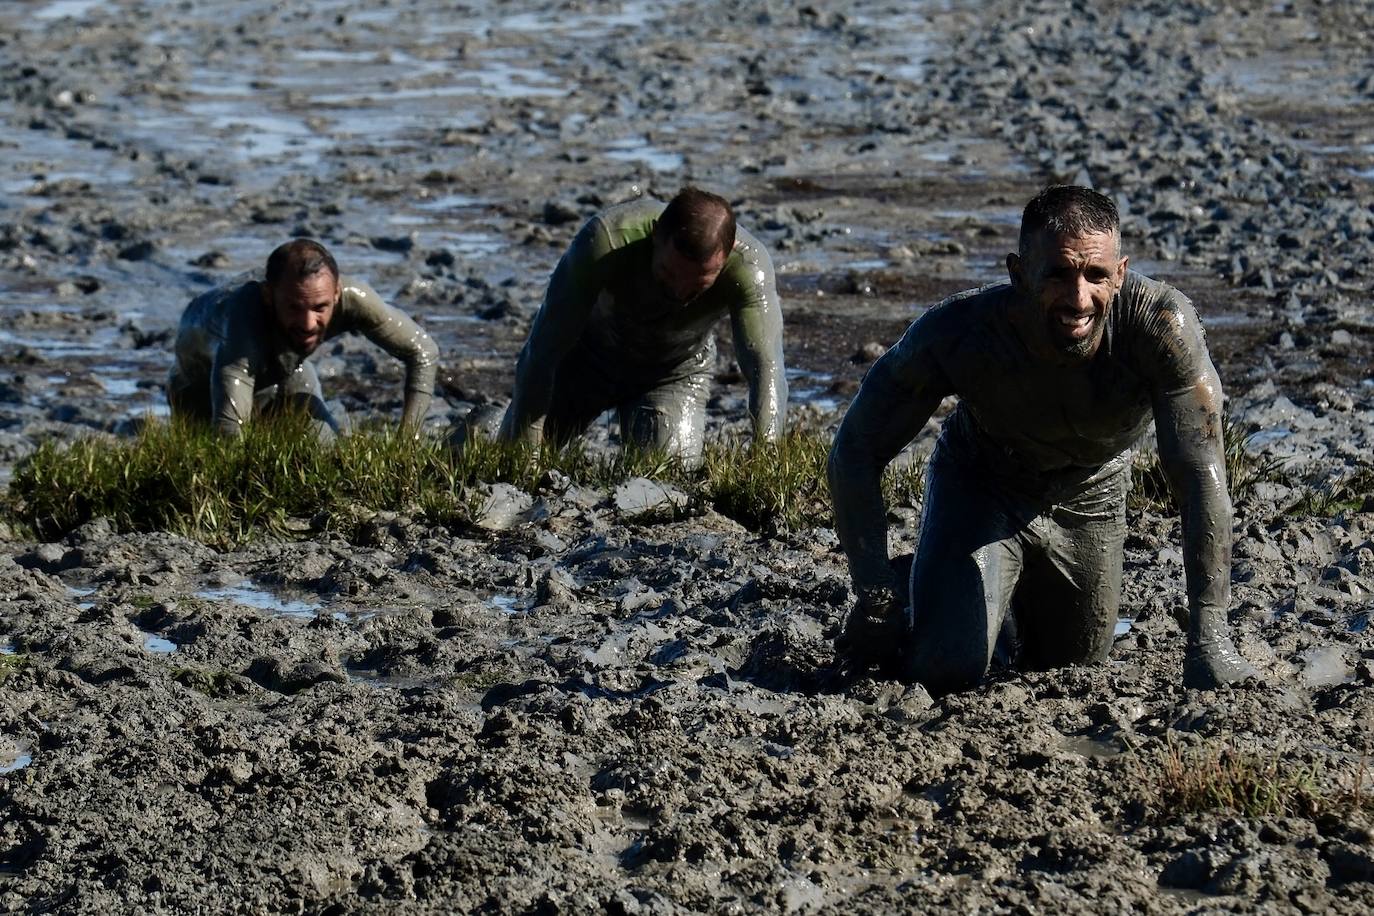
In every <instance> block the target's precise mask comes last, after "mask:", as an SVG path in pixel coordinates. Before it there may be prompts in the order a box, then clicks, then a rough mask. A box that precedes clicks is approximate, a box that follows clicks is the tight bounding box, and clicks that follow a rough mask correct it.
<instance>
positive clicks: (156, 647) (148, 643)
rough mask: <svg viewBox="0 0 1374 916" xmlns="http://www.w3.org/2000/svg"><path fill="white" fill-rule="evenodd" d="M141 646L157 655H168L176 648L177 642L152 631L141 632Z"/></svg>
mask: <svg viewBox="0 0 1374 916" xmlns="http://www.w3.org/2000/svg"><path fill="white" fill-rule="evenodd" d="M143 636H144V639H143V648H144V649H145V650H146V651H148V652H152V653H154V654H157V655H170V654H171V653H173V652H175V651H176V650H177V644H176V643H174V642H172V641H171V640H170V639H164V638H163V637H161V636H158V635H156V634H154V633H144V634H143Z"/></svg>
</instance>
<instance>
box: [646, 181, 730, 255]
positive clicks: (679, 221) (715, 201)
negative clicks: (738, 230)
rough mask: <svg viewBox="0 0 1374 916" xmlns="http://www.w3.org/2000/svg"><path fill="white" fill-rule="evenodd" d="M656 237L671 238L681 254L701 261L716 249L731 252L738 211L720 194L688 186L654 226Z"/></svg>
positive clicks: (669, 204)
mask: <svg viewBox="0 0 1374 916" xmlns="http://www.w3.org/2000/svg"><path fill="white" fill-rule="evenodd" d="M654 236H655V237H657V238H667V239H672V242H673V247H674V248H676V249H677V250H678V253H679V254H681V255H682V256H683V257H685V258H688V259H689V260H691V261H694V262H696V263H697V264H701V263H704V262H705V261H709V260H710V259H711V256H712V255H714V254H715V253H716V252H718V251H723V252H725V253H726V254H727V255H728V254H729V253H730V250H731V249H733V248H734V247H735V211H734V210H731V209H730V202H729V201H728V200H726V199H725V198H724V197H721V196H720V195H718V194H712V193H711V192H710V191H703V190H701V189H700V188H693V187H686V188H683V189H682V190H681V191H678V192H677V196H676V197H674V198H673V199H672V200H670V201H668V206H667V207H666V208H664V210H663V213H662V214H661V215H660V216H659V218H658V223H657V224H656V225H655V226H654Z"/></svg>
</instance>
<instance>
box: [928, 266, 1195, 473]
mask: <svg viewBox="0 0 1374 916" xmlns="http://www.w3.org/2000/svg"><path fill="white" fill-rule="evenodd" d="M1015 306H1016V302H1015V294H1014V292H1013V290H1012V287H1011V286H1010V285H1008V284H1001V285H998V286H993V287H988V288H985V289H982V290H977V291H974V292H970V293H964V294H960V295H959V296H955V297H952V298H951V299H949V300H946V301H945V302H943V303H941V304H940V305H938V306H936V307H935V308H934V309H932V310H931V312H930V313H929V314H928V315H927V316H923V317H922V319H921V320H920V321H919V322H918V325H925V326H926V328H925V333H923V334H921V335H919V336H920V337H921V338H922V340H923V345H921V346H919V347H918V348H917V349H919V350H920V351H921V352H920V356H919V358H921V359H927V360H930V361H931V363H932V364H933V367H934V368H935V371H936V372H937V373H938V382H937V384H938V385H939V387H941V388H943V389H944V393H945V394H954V395H957V396H958V398H959V404H958V406H957V407H956V409H955V412H954V414H953V415H952V416H951V417H950V419H949V420H948V421H947V422H946V424H945V427H944V430H943V431H942V434H941V442H942V446H943V447H946V448H948V449H950V450H951V452H952V453H953V454H956V455H959V456H960V457H963V458H966V459H969V460H977V461H979V462H980V463H982V464H984V465H985V466H989V467H992V468H996V469H998V470H1015V471H1017V472H1025V473H1030V474H1044V473H1052V472H1057V471H1071V470H1074V469H1091V468H1096V467H1099V466H1101V465H1103V464H1105V463H1107V462H1109V461H1111V460H1112V459H1113V458H1114V457H1116V456H1119V455H1120V454H1121V453H1122V452H1124V451H1126V450H1127V449H1129V448H1131V447H1132V446H1133V445H1134V444H1135V443H1136V442H1137V441H1138V440H1139V438H1140V437H1141V435H1142V434H1143V433H1144V432H1145V431H1146V430H1147V429H1148V428H1149V425H1150V422H1151V420H1152V416H1153V414H1152V404H1153V393H1154V392H1156V391H1165V390H1174V389H1177V388H1180V387H1184V386H1186V385H1187V384H1190V383H1191V380H1195V379H1196V378H1197V376H1198V372H1199V370H1200V367H1201V364H1202V361H1203V360H1206V359H1207V353H1206V348H1205V346H1204V345H1203V344H1202V339H1201V332H1200V326H1199V325H1198V324H1197V319H1196V315H1195V313H1194V312H1193V308H1192V304H1191V303H1189V302H1188V300H1187V299H1186V298H1185V297H1183V296H1182V295H1181V294H1180V293H1178V292H1177V291H1176V290H1174V289H1172V288H1171V287H1168V286H1166V285H1164V284H1162V283H1156V282H1155V281H1152V280H1149V279H1147V278H1145V277H1143V276H1141V275H1139V274H1136V273H1133V272H1128V273H1127V278H1126V281H1125V283H1124V284H1123V285H1122V289H1121V291H1120V292H1119V294H1118V295H1117V298H1116V300H1115V301H1114V302H1113V303H1112V305H1111V307H1110V308H1109V310H1108V313H1107V316H1106V322H1107V324H1106V328H1105V331H1104V335H1103V340H1102V344H1101V346H1100V347H1099V349H1098V351H1097V353H1096V354H1094V356H1093V357H1092V358H1091V359H1089V360H1087V361H1086V362H1084V363H1080V364H1075V365H1068V366H1053V365H1046V364H1045V363H1044V362H1043V361H1042V360H1040V359H1037V357H1036V356H1035V355H1033V354H1032V353H1031V351H1030V350H1029V349H1028V348H1027V346H1026V344H1025V343H1024V342H1023V340H1022V339H1021V337H1020V336H1019V335H1018V333H1017V331H1016V330H1015V328H1014V326H1013V323H1012V321H1011V320H1010V316H1009V315H1008V311H1009V310H1010V309H1011V308H1013V307H1015ZM915 327H916V326H913V330H914V329H915ZM1193 328H1196V329H1197V333H1196V335H1194V334H1192V333H1191V329H1193ZM904 343H905V339H904Z"/></svg>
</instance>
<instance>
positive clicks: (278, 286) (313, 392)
mask: <svg viewBox="0 0 1374 916" xmlns="http://www.w3.org/2000/svg"><path fill="white" fill-rule="evenodd" d="M349 331H354V332H357V333H360V334H362V335H363V336H365V337H367V339H368V340H371V341H372V342H373V343H375V344H377V346H379V347H381V348H382V349H383V350H385V351H386V352H388V353H390V354H391V355H392V356H394V357H396V358H397V359H399V360H401V361H402V362H404V363H405V366H406V380H405V404H404V407H403V408H402V417H401V422H402V424H403V425H404V426H405V427H406V428H407V429H409V430H411V431H415V432H418V430H419V428H420V424H421V423H422V422H423V421H424V418H425V412H426V411H427V410H429V402H430V399H431V397H433V392H434V376H435V370H436V364H437V362H438V357H439V350H438V347H436V346H435V344H434V341H433V340H432V339H431V338H430V336H429V335H428V334H426V333H425V332H424V331H423V330H422V329H421V328H420V326H419V325H417V324H416V323H415V322H414V321H412V320H411V319H410V318H409V317H407V316H406V315H405V314H403V313H402V312H400V311H399V310H397V309H395V308H393V307H391V306H389V305H387V304H386V303H385V302H383V301H382V299H381V297H380V296H378V295H377V293H376V291H375V290H373V289H372V287H370V286H368V285H367V284H366V283H363V282H360V281H358V280H354V279H350V278H348V277H340V276H339V267H338V265H337V264H336V263H335V261H334V258H333V256H331V255H330V253H329V252H328V251H327V250H326V249H325V247H324V246H323V245H321V244H319V243H318V242H315V241H312V240H310V239H295V240H294V241H291V242H287V243H286V244H284V245H281V246H279V247H277V248H276V250H274V251H273V252H272V254H271V255H270V256H269V257H268V258H267V269H266V272H265V275H259V276H258V277H257V278H254V277H253V276H252V275H251V274H250V275H247V276H244V277H240V278H238V279H237V280H235V281H234V282H232V283H230V284H228V285H226V286H222V287H219V288H218V289H213V290H211V291H210V292H207V293H204V294H202V295H200V296H197V297H196V298H195V299H193V300H191V304H190V305H188V306H187V307H186V311H185V312H184V313H183V314H182V316H181V326H180V327H179V329H178V330H177V339H176V362H175V363H174V364H173V365H172V370H171V373H170V374H169V375H168V378H167V401H168V403H169V404H170V405H171V408H172V415H173V416H174V417H177V416H183V417H191V418H196V419H201V420H205V421H209V422H213V423H214V424H215V425H216V426H217V427H218V428H219V430H220V431H221V432H223V433H225V434H226V435H238V434H239V433H240V432H241V431H242V429H243V425H244V423H246V422H248V420H249V418H250V417H251V416H252V415H253V413H254V412H261V411H264V410H273V409H278V408H282V407H286V406H293V407H296V408H299V409H302V410H305V411H306V412H307V413H308V414H309V415H310V417H311V418H312V420H313V423H314V426H315V430H316V433H317V435H318V436H319V437H320V439H321V440H322V441H326V442H327V441H330V440H332V439H333V438H334V437H335V436H336V435H337V433H338V432H339V425H338V423H337V422H336V420H335V418H334V417H333V416H332V415H331V414H330V412H329V410H328V409H327V408H326V407H325V404H324V398H323V395H322V394H321V391H320V380H319V377H318V376H317V375H316V374H315V368H314V367H313V366H312V365H311V364H310V363H308V362H307V361H306V359H307V357H309V356H310V354H311V353H314V352H315V350H316V348H318V347H319V345H320V344H321V343H323V342H324V341H325V340H328V339H329V338H331V337H334V336H336V335H338V334H343V333H346V332H349Z"/></svg>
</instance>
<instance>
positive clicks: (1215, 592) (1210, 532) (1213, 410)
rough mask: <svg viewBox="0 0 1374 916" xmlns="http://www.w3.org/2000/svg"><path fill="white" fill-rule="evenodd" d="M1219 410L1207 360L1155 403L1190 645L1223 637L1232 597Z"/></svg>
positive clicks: (1217, 384) (1215, 384) (1215, 383)
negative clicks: (1177, 530)
mask: <svg viewBox="0 0 1374 916" xmlns="http://www.w3.org/2000/svg"><path fill="white" fill-rule="evenodd" d="M1221 411H1222V397H1221V383H1220V381H1219V380H1218V378H1217V375H1216V370H1215V369H1213V368H1212V366H1211V363H1210V362H1207V363H1206V366H1205V370H1204V372H1203V374H1202V376H1201V377H1200V378H1199V379H1198V380H1197V381H1196V383H1195V384H1193V385H1192V386H1191V387H1189V388H1186V389H1183V390H1181V391H1175V392H1168V393H1164V394H1161V395H1159V396H1158V397H1157V398H1156V402H1155V428H1156V432H1157V435H1158V439H1159V457H1160V462H1161V464H1162V465H1163V468H1164V472H1165V475H1166V476H1167V477H1168V479H1169V485H1170V489H1171V490H1172V491H1173V494H1174V500H1175V501H1176V502H1177V503H1178V507H1179V513H1180V516H1181V521H1182V528H1183V569H1184V578H1185V581H1186V585H1187V594H1188V641H1189V643H1190V644H1191V645H1203V644H1210V643H1212V642H1214V641H1216V640H1218V639H1220V638H1225V637H1226V610H1227V608H1228V607H1229V605H1230V603H1231V498H1230V495H1229V493H1228V492H1227V487H1226V454H1225V447H1224V444H1223V440H1222V425H1221V422H1222V421H1221V416H1222V413H1221Z"/></svg>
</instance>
